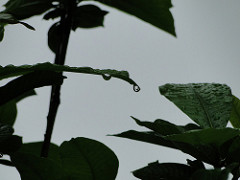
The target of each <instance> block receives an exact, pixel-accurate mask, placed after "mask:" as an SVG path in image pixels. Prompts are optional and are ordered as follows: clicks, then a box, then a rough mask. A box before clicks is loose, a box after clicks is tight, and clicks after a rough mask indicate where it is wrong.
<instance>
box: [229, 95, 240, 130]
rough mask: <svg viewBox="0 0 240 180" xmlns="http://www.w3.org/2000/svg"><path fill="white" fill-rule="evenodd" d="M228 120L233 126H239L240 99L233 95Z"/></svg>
mask: <svg viewBox="0 0 240 180" xmlns="http://www.w3.org/2000/svg"><path fill="white" fill-rule="evenodd" d="M230 122H231V124H232V126H233V127H235V128H240V100H239V99H238V98H237V97H235V96H233V106H232V112H231V117H230Z"/></svg>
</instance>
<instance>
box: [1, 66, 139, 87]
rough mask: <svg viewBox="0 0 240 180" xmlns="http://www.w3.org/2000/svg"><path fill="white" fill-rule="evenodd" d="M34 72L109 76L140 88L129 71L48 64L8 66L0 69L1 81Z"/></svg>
mask: <svg viewBox="0 0 240 180" xmlns="http://www.w3.org/2000/svg"><path fill="white" fill-rule="evenodd" d="M34 71H53V72H63V71H65V72H74V73H83V74H93V75H101V76H103V77H105V76H106V75H108V76H110V77H115V78H118V79H122V80H124V81H127V82H128V83H130V84H132V85H133V86H134V87H136V86H138V85H137V84H136V83H135V82H134V81H133V80H132V79H130V77H129V74H128V72H127V71H117V70H112V69H103V70H100V69H93V68H90V67H69V66H62V65H55V64H51V63H48V62H47V63H39V64H36V65H23V66H13V65H8V66H5V67H0V80H1V79H5V78H9V77H14V76H19V75H23V74H26V73H30V72H34ZM109 79H110V78H109ZM109 79H108V80H109Z"/></svg>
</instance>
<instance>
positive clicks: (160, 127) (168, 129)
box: [132, 117, 200, 136]
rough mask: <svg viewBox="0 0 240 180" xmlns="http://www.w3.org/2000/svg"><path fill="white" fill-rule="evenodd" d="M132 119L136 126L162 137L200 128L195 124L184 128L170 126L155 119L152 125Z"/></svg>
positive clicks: (168, 123) (166, 122) (170, 124)
mask: <svg viewBox="0 0 240 180" xmlns="http://www.w3.org/2000/svg"><path fill="white" fill-rule="evenodd" d="M132 118H133V119H134V120H135V121H136V123H137V124H138V125H140V126H144V127H146V128H149V129H151V130H153V131H155V132H157V133H159V134H161V135H163V136H166V135H171V134H181V133H183V132H186V131H189V130H193V129H200V127H199V126H197V125H195V124H187V125H186V126H177V125H175V124H172V123H170V122H168V121H164V120H162V119H157V120H155V121H154V122H153V123H152V122H147V121H140V120H138V119H136V118H134V117H132Z"/></svg>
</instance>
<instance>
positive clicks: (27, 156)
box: [11, 138, 118, 180]
mask: <svg viewBox="0 0 240 180" xmlns="http://www.w3.org/2000/svg"><path fill="white" fill-rule="evenodd" d="M41 146H42V142H36V143H27V144H24V145H23V146H22V147H21V149H20V150H19V151H18V152H17V153H14V154H12V155H11V160H12V162H13V164H14V165H15V166H16V168H17V170H18V171H19V173H20V175H21V179H22V180H30V179H31V180H32V179H34V180H35V179H36V180H50V179H51V180H68V179H69V180H70V179H72V180H73V179H76V180H78V179H81V180H89V179H98V180H113V179H115V178H116V175H117V170H118V159H117V157H116V155H115V154H114V153H113V152H112V150H110V149H109V148H108V147H106V146H105V145H104V144H102V143H100V142H97V141H95V140H91V139H87V138H76V139H71V140H70V141H65V142H63V143H62V144H61V146H60V147H58V146H56V145H54V144H51V146H50V152H49V157H48V158H40V157H39V154H40V151H41Z"/></svg>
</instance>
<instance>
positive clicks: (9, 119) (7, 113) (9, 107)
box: [0, 100, 17, 126]
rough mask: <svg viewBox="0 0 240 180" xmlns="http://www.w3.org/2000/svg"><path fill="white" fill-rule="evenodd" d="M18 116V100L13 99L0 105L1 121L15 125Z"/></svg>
mask: <svg viewBox="0 0 240 180" xmlns="http://www.w3.org/2000/svg"><path fill="white" fill-rule="evenodd" d="M16 117H17V105H16V101H15V100H12V101H9V102H8V103H6V104H4V105H2V106H0V123H2V124H7V125H10V126H13V124H14V122H15V120H16Z"/></svg>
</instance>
